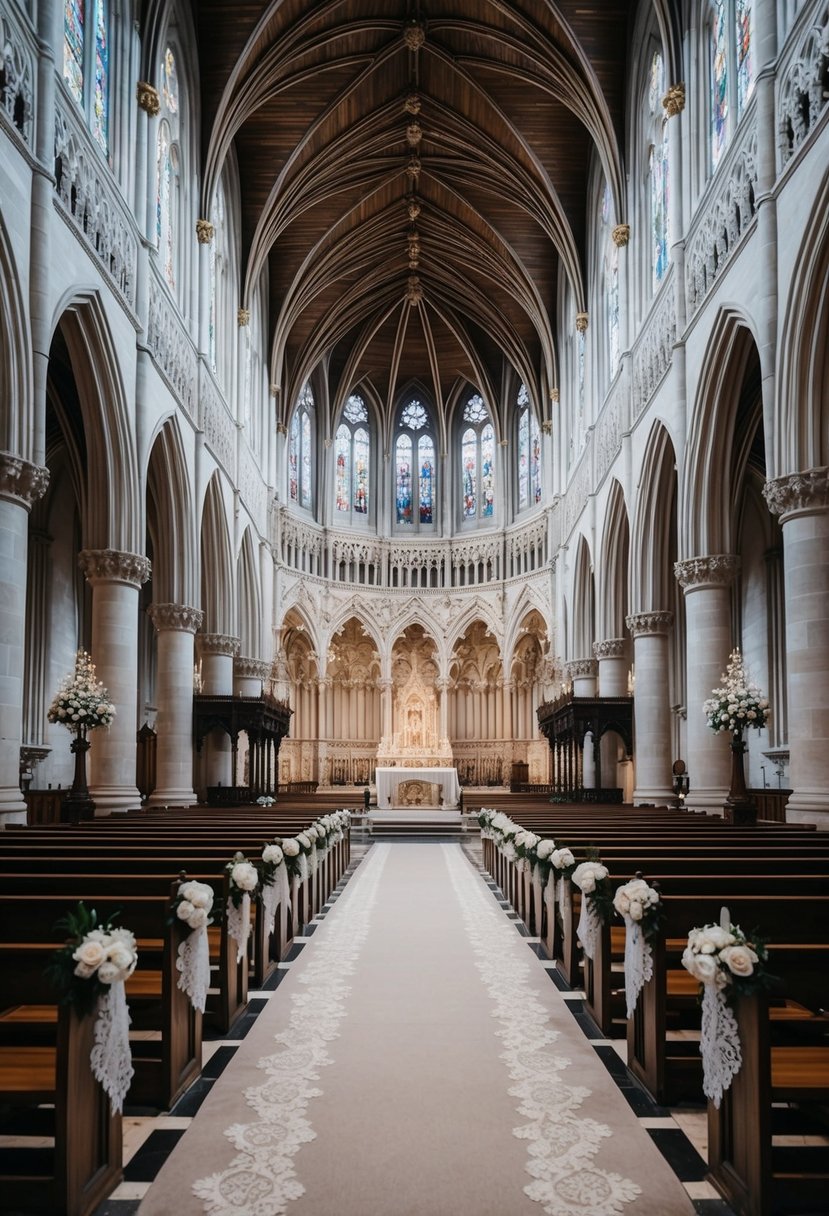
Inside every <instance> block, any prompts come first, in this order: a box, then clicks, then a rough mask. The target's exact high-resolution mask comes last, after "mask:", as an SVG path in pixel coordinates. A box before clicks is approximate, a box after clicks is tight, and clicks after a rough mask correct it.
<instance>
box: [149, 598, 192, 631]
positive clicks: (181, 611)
mask: <svg viewBox="0 0 829 1216" xmlns="http://www.w3.org/2000/svg"><path fill="white" fill-rule="evenodd" d="M147 615H148V616H149V618H150V620H151V621H152V623H153V626H154V627H155V630H156V633H161V632H162V631H163V630H175V631H177V632H178V633H195V632H196V630H197V629H199V628H200V627H201V624H202V621H203V620H204V613H203V612H202V611H201V609H200V608H191V607H190V605H189V604H150V606H149V608H148V609H147Z"/></svg>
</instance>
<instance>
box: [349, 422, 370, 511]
mask: <svg viewBox="0 0 829 1216" xmlns="http://www.w3.org/2000/svg"><path fill="white" fill-rule="evenodd" d="M370 458H371V437H370V436H369V433H368V431H367V430H365V428H364V427H359V428H358V430H356V431H355V432H354V499H353V502H354V510H355V511H356V512H357V514H358V515H368V489H369V481H368V474H369V461H370Z"/></svg>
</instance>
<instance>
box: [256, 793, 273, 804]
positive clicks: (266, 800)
mask: <svg viewBox="0 0 829 1216" xmlns="http://www.w3.org/2000/svg"><path fill="white" fill-rule="evenodd" d="M275 801H276V799H274V798H271V796H270V794H260V795H259V797H258V798H257V799H256V805H257V806H273V804H274V802H275Z"/></svg>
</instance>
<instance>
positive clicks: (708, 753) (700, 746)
mask: <svg viewBox="0 0 829 1216" xmlns="http://www.w3.org/2000/svg"><path fill="white" fill-rule="evenodd" d="M739 564H740V559H739V558H738V557H734V556H733V555H731V554H728V553H720V554H715V555H714V556H712V557H692V558H689V559H688V560H687V561H682V562H677V563H676V564H675V566H674V571H675V573H676V577H677V579H678V580H679V583H680V585H681V587H682V589H683V591H684V592H685V634H686V651H687V658H686V668H687V680H686V685H687V706H688V758H687V764H688V776H689V778H690V782H691V789H690V793H689V795H688V800H687V805H688V806H691V807H694V808H697V809H699V810H706V811H712V810H717V811H720V810H722V807H723V803H724V802H725V797H726V794H727V793H728V789H729V786H730V784H731V752H730V750H729V743H728V738H727V737H726V736H725V735H722V736H718V735H716V734H715V733H714V731H712V730H711V728H710V727H709V726H708V723H707V722H706V720H705V714H704V713H703V711H702V707H703V705H704V703H705V702H706V701H707V700H708V698H709V697H710V696H711V692H712V690H713V689H714V688H717V687H719V685H720V683H721V676H722V674H723V672H724V671H725V669H726V667H727V665H728V656H729V655H730V654H731V650H732V640H733V639H732V629H731V584H732V582H733V580H734V576H735V574H736V573H737V570H738V569H739ZM636 680H637V684H638V682H639V670H638V667H637V671H636ZM637 692H638V689H637Z"/></svg>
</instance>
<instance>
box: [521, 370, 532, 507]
mask: <svg viewBox="0 0 829 1216" xmlns="http://www.w3.org/2000/svg"><path fill="white" fill-rule="evenodd" d="M522 387H523V385H522ZM529 505H530V411H529V409H528V408H527V407H526V406H525V407H524V409H523V410H522V411H521V414H520V416H519V419H518V510H519V511H523V510H525V508H526V507H528V506H529Z"/></svg>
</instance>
